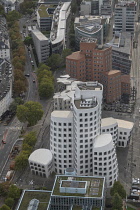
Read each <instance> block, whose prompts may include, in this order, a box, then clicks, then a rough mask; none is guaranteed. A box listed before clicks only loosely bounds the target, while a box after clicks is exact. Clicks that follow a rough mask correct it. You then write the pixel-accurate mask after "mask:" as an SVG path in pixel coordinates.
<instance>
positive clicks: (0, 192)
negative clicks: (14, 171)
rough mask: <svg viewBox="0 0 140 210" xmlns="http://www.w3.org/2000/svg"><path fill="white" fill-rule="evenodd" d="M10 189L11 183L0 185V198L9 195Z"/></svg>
mask: <svg viewBox="0 0 140 210" xmlns="http://www.w3.org/2000/svg"><path fill="white" fill-rule="evenodd" d="M9 187H10V183H9V182H2V183H0V196H3V197H5V196H6V195H7V193H8V190H9Z"/></svg>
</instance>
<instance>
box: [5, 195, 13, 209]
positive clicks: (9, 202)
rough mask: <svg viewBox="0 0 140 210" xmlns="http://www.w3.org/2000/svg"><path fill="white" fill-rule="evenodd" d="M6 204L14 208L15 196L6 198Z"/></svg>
mask: <svg viewBox="0 0 140 210" xmlns="http://www.w3.org/2000/svg"><path fill="white" fill-rule="evenodd" d="M5 204H6V205H7V206H9V207H10V208H12V207H13V205H14V199H13V198H10V197H9V198H6V200H5Z"/></svg>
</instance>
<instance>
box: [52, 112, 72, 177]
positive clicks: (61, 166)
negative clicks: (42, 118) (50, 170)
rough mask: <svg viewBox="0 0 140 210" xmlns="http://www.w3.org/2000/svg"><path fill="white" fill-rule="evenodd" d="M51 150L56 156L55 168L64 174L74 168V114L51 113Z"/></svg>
mask: <svg viewBox="0 0 140 210" xmlns="http://www.w3.org/2000/svg"><path fill="white" fill-rule="evenodd" d="M50 150H51V152H52V153H53V155H54V168H55V172H56V173H58V174H64V173H65V169H66V168H71V167H73V113H72V112H71V111H53V112H52V113H51V132H50Z"/></svg>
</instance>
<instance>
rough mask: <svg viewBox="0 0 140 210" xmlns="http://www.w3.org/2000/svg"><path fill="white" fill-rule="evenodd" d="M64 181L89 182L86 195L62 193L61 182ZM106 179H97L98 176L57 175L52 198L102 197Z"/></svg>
mask: <svg viewBox="0 0 140 210" xmlns="http://www.w3.org/2000/svg"><path fill="white" fill-rule="evenodd" d="M63 180H74V181H86V182H87V190H86V194H78V193H72V194H71V193H61V192H60V190H59V188H60V184H61V181H63ZM104 184H105V178H104V177H96V176H66V175H57V176H56V179H55V182H54V186H53V190H52V196H55V195H56V196H57V195H58V196H69V197H98V198H99V197H102V196H103V190H104Z"/></svg>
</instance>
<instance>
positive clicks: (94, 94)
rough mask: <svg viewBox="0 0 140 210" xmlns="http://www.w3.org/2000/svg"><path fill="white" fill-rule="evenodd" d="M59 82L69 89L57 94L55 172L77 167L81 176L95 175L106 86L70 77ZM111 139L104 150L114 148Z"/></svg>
mask: <svg viewBox="0 0 140 210" xmlns="http://www.w3.org/2000/svg"><path fill="white" fill-rule="evenodd" d="M58 82H59V83H60V87H62V86H61V83H63V84H64V85H65V87H66V89H65V90H63V91H62V92H60V93H56V94H55V95H54V111H53V112H52V113H51V127H50V150H51V152H52V154H53V156H54V170H55V172H56V173H58V174H64V172H65V169H66V168H74V169H75V171H76V174H77V175H78V176H79V175H80V176H81V175H82V176H91V175H93V174H94V167H96V166H97V164H96V163H95V161H94V158H93V153H94V150H95V152H96V149H97V148H94V143H95V139H96V137H99V136H100V133H101V106H102V97H103V86H102V85H101V84H100V83H98V82H80V81H74V80H72V79H70V78H69V77H68V76H67V75H66V76H65V77H64V76H63V77H62V78H59V79H58ZM65 105H66V106H65ZM68 105H69V106H68ZM99 139H100V138H99ZM107 139H108V141H109V143H108V141H107V140H106V141H105V142H104V146H103V147H104V148H108V146H107V145H108V144H111V145H112V146H111V147H114V146H113V145H114V143H113V140H112V137H110V136H109V137H108V138H107ZM111 141H112V143H111ZM96 146H97V145H96ZM109 148H110V147H109ZM112 149H113V148H112ZM107 152H108V151H107ZM114 152H115V150H114ZM94 163H95V165H94ZM114 164H117V160H116V162H115V163H114ZM116 167H117V165H116ZM97 171H98V170H97ZM98 173H99V171H98ZM116 173H117V171H116ZM99 175H100V174H99ZM106 178H107V179H108V173H107V174H106ZM116 179H117V176H116V177H115V178H113V180H111V181H112V184H111V185H110V183H111V181H110V182H108V183H107V187H111V186H112V185H113V183H114V181H115V180H116Z"/></svg>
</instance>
